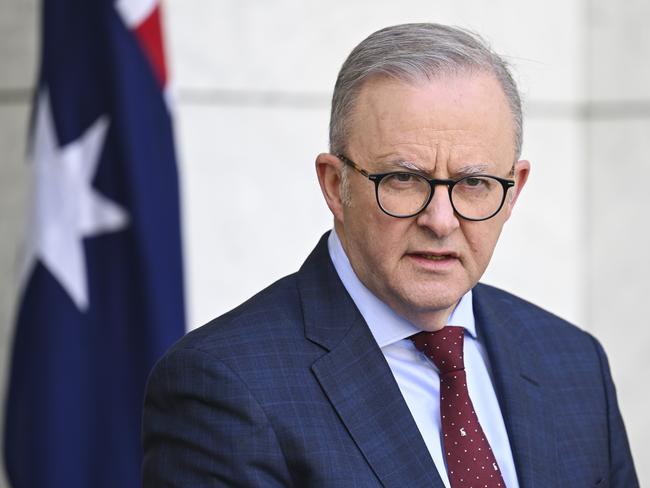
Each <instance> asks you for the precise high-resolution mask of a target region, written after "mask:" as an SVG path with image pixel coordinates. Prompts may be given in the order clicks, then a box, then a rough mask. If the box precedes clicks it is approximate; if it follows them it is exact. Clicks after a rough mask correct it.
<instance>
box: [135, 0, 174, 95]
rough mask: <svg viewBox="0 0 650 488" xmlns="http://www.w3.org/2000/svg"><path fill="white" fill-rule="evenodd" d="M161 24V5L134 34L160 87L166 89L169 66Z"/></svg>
mask: <svg viewBox="0 0 650 488" xmlns="http://www.w3.org/2000/svg"><path fill="white" fill-rule="evenodd" d="M160 24H161V18H160V5H156V7H155V8H154V9H153V10H152V11H151V13H150V14H149V16H147V17H146V18H145V19H144V20H143V21H142V22H140V24H139V25H137V26H135V28H134V30H133V32H134V33H135V35H136V37H137V38H138V40H139V41H140V45H141V46H142V49H143V50H144V52H145V54H146V55H147V57H148V58H149V61H150V62H151V66H152V67H153V70H154V72H155V74H156V77H157V78H158V81H159V82H160V86H162V87H165V86H166V85H167V65H166V64H165V49H164V46H163V40H162V29H161V25H160Z"/></svg>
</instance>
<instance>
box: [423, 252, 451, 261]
mask: <svg viewBox="0 0 650 488" xmlns="http://www.w3.org/2000/svg"><path fill="white" fill-rule="evenodd" d="M416 256H419V257H421V258H424V259H428V260H430V261H442V260H443V259H450V258H452V257H453V256H451V255H449V254H442V255H437V254H416Z"/></svg>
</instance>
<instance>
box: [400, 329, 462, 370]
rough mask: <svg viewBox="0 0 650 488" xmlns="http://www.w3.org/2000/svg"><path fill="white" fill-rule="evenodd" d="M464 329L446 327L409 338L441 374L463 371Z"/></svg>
mask: <svg viewBox="0 0 650 488" xmlns="http://www.w3.org/2000/svg"><path fill="white" fill-rule="evenodd" d="M463 338H464V329H463V328H462V327H457V326H453V325H447V326H446V327H443V328H442V329H440V330H437V331H435V332H426V331H423V332H418V333H417V334H415V335H413V336H411V340H412V341H413V344H415V347H416V348H417V349H418V350H419V351H421V352H423V353H424V354H426V356H427V357H428V358H429V359H430V360H431V361H433V364H435V365H436V367H437V368H438V369H439V370H440V373H441V374H446V373H451V372H452V371H459V370H462V369H465V363H464V361H463Z"/></svg>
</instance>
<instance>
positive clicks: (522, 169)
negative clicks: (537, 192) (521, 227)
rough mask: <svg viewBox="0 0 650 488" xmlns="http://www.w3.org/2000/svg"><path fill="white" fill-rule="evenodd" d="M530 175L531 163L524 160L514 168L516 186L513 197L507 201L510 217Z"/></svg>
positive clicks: (518, 162)
mask: <svg viewBox="0 0 650 488" xmlns="http://www.w3.org/2000/svg"><path fill="white" fill-rule="evenodd" d="M529 174H530V161H527V160H525V159H522V160H521V161H517V162H516V163H515V166H514V179H515V186H514V188H513V190H512V193H511V194H510V195H511V196H510V197H509V198H508V199H507V200H506V204H507V206H508V217H510V214H511V213H512V209H513V208H514V206H515V203H516V202H517V199H518V198H519V194H520V193H521V190H522V189H523V188H524V185H525V184H526V181H528V175H529Z"/></svg>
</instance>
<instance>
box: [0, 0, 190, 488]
mask: <svg viewBox="0 0 650 488" xmlns="http://www.w3.org/2000/svg"><path fill="white" fill-rule="evenodd" d="M127 3H128V2H127ZM136 3H137V4H138V5H139V8H140V7H142V5H143V4H147V3H148V4H149V6H148V7H147V8H146V9H144V10H143V9H142V8H140V11H137V9H136V10H135V11H133V10H131V14H133V15H131V16H130V17H129V16H128V15H125V13H129V9H128V8H126V9H125V8H124V4H125V2H123V1H118V2H116V3H114V2H113V1H109V0H93V1H88V0H44V2H43V10H42V33H43V34H42V49H41V53H42V65H41V70H40V75H39V80H38V86H37V89H36V93H35V97H34V113H33V119H32V131H31V150H30V157H29V159H30V166H31V169H32V170H33V172H34V177H33V181H34V194H33V205H32V211H31V214H30V219H29V230H28V238H27V242H26V252H25V260H24V264H25V265H24V273H23V281H22V288H21V293H20V297H19V299H20V302H19V306H18V310H17V323H16V330H15V336H14V344H13V355H12V362H11V373H10V384H9V391H8V397H7V408H6V424H5V446H4V448H5V464H6V470H7V473H8V476H9V479H10V482H11V484H12V486H13V487H14V488H32V487H34V488H36V487H38V488H49V487H56V488H59V487H65V488H81V487H83V488H89V487H93V488H101V487H107V488H108V487H110V488H116V487H119V488H126V487H136V486H139V485H140V481H139V479H140V464H141V457H142V454H141V447H140V420H141V408H142V401H143V395H144V387H145V382H146V378H147V375H148V373H149V371H150V369H151V367H152V366H153V364H154V362H155V361H156V360H157V359H158V358H159V357H160V356H161V355H162V354H163V353H164V351H165V350H166V349H167V348H168V347H169V346H170V345H171V344H172V343H173V342H174V341H175V340H176V339H178V338H179V337H180V336H181V335H182V334H183V333H184V330H185V323H184V320H185V314H184V303H183V272H182V254H181V238H180V211H179V192H178V178H177V169H176V160H175V151H174V144H173V137H172V136H173V134H172V124H171V118H170V113H169V110H168V106H167V104H166V102H165V97H164V82H165V78H164V69H163V68H164V66H162V67H161V59H162V58H161V57H160V52H161V51H160V49H159V50H158V51H156V39H157V38H156V28H157V26H156V25H155V24H156V21H157V15H158V9H157V6H156V5H155V0H154V1H151V2H147V1H145V2H142V1H139V2H136ZM117 4H122V5H121V8H122V10H121V11H120V6H118V5H117ZM138 19H140V20H143V22H141V23H140V24H139V26H140V27H141V26H142V25H144V28H143V29H140V31H138V27H139V26H138V22H139V20H138ZM152 19H153V20H152ZM145 20H146V22H144V21H145ZM152 23H153V24H152ZM152 25H153V28H152ZM158 26H159V25H158ZM158 32H159V31H158ZM152 33H153V34H152ZM158 47H160V46H158ZM156 53H157V54H158V57H156Z"/></svg>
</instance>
